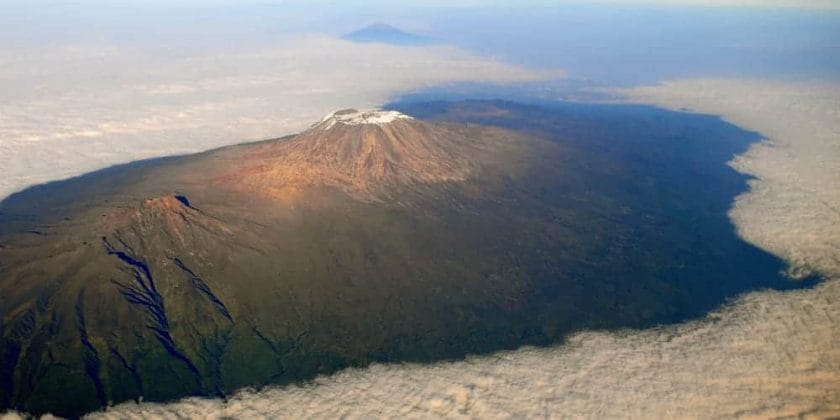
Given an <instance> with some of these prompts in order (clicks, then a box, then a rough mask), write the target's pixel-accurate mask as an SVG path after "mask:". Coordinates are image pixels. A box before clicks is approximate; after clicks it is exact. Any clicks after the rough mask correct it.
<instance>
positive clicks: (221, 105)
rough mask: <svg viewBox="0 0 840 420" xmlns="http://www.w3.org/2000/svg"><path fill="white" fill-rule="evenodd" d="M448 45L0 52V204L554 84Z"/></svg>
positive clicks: (295, 43)
mask: <svg viewBox="0 0 840 420" xmlns="http://www.w3.org/2000/svg"><path fill="white" fill-rule="evenodd" d="M558 75H559V74H558V73H556V72H552V73H538V72H533V71H529V70H525V69H522V68H519V67H514V66H510V65H507V64H504V63H501V62H498V61H494V60H492V59H489V58H484V57H479V56H476V55H472V54H469V53H467V52H465V51H463V50H459V49H457V48H453V47H445V46H435V47H423V48H419V47H414V48H407V47H396V46H388V45H377V44H364V45H361V44H354V43H351V42H347V41H341V40H337V39H334V38H328V37H307V38H301V39H297V40H287V41H283V42H282V43H281V44H280V45H278V46H277V47H274V48H271V49H261V50H255V51H251V52H243V53H213V52H207V51H205V52H193V53H178V52H161V51H156V52H154V53H153V52H150V51H145V50H130V49H127V47H125V48H124V47H119V46H109V47H103V46H62V47H45V48H43V49H34V50H23V51H21V50H14V49H9V50H2V51H0V171H2V175H3V176H2V177H0V199H2V197H5V196H7V195H8V194H10V193H12V192H14V191H17V190H20V189H22V188H24V187H26V186H30V185H33V184H36V183H41V182H46V181H51V180H55V179H61V178H66V177H70V176H74V175H79V174H82V173H85V172H88V171H91V170H94V169H99V168H103V167H106V166H110V165H113V164H117V163H124V162H129V161H133V160H137V159H141V158H150V157H158V156H164V155H171V154H179V153H189V152H197V151H201V150H206V149H209V148H213V147H218V146H222V145H227V144H234V143H240V142H242V141H246V140H257V139H265V138H270V137H275V136H281V135H285V134H290V133H294V132H297V131H299V130H301V129H304V128H306V127H307V126H308V125H309V124H311V123H313V122H315V121H317V120H319V119H320V118H321V117H323V115H325V114H326V113H328V112H329V111H333V110H335V109H340V108H347V107H372V106H376V105H378V104H381V103H383V102H385V101H387V100H388V99H389V98H390V97H391V96H392V95H394V94H395V93H397V92H403V91H406V90H411V89H418V88H423V87H428V86H431V85H436V84H441V83H448V82H458V81H478V82H496V83H505V82H522V81H530V80H538V79H541V78H546V77H556V76H558Z"/></svg>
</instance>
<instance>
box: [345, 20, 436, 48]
mask: <svg viewBox="0 0 840 420" xmlns="http://www.w3.org/2000/svg"><path fill="white" fill-rule="evenodd" d="M341 38H342V39H344V40H347V41H353V42H378V43H383V44H394V45H427V44H433V43H434V40H432V39H431V38H428V37H425V36H421V35H416V34H412V33H409V32H403V31H401V30H399V29H397V28H395V27H393V26H391V25H387V24H384V23H375V24H373V25H369V26H365V27H364V28H362V29H359V30H357V31H353V32H350V33H348V34H346V35H344V36H342V37H341Z"/></svg>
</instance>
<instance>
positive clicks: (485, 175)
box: [0, 102, 792, 416]
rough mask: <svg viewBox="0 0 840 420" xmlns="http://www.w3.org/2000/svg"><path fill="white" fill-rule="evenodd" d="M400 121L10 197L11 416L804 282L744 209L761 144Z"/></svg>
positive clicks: (643, 111)
mask: <svg viewBox="0 0 840 420" xmlns="http://www.w3.org/2000/svg"><path fill="white" fill-rule="evenodd" d="M401 111H402V112H397V111H383V110H374V111H364V112H359V111H355V110H345V111H339V112H336V113H333V114H330V115H329V116H327V117H326V118H324V119H323V120H322V121H320V122H318V123H316V124H314V125H313V126H312V127H311V128H310V129H308V130H307V131H305V132H303V133H300V134H298V135H295V136H289V137H284V138H281V139H275V140H269V141H263V142H258V143H251V144H243V145H239V146H233V147H226V148H222V149H217V150H212V151H209V152H205V153H200V154H197V155H190V156H181V157H173V158H164V159H157V160H152V161H145V162H138V163H135V164H129V165H123V166H119V167H114V168H110V169H106V170H103V171H99V172H95V173H92V174H89V175H85V176H82V177H79V178H75V179H71V180H67V181H61V182H55V183H51V184H46V185H42V186H37V187H33V188H31V189H29V190H26V191H24V192H21V193H18V194H15V195H13V196H11V197H9V198H8V199H6V200H5V201H3V202H2V203H0V296H2V297H3V298H2V300H0V409H4V408H15V409H20V410H23V411H27V412H30V413H36V414H38V413H45V412H52V413H55V414H59V415H67V416H76V415H80V414H83V413H85V412H88V411H90V410H94V409H97V408H100V407H103V406H106V405H108V404H111V403H116V402H120V401H126V400H131V399H140V398H141V397H142V398H143V399H145V400H154V401H164V400H171V399H175V398H179V397H183V396H188V395H226V394H229V393H231V392H234V391H235V390H237V389H240V388H242V387H249V386H254V387H259V386H263V385H266V384H282V383H289V382H294V381H301V380H306V379H311V378H313V377H314V376H315V375H318V374H324V373H330V372H334V371H336V370H338V369H341V368H344V367H348V366H363V365H366V364H369V363H372V362H400V361H421V362H424V361H433V360H440V359H446V358H457V357H463V356H464V355H466V354H471V353H484V352H489V351H495V350H500V349H508V348H515V347H518V346H521V345H524V344H532V345H548V344H553V343H557V342H559V341H561V340H562V339H563V337H564V336H565V335H566V334H568V333H569V332H572V331H576V330H579V329H583V328H622V327H645V326H651V325H656V324H659V323H663V322H675V321H679V320H683V319H686V318H690V317H696V316H699V315H702V314H704V313H705V312H706V311H708V310H710V309H712V308H714V307H716V306H717V305H719V304H720V303H721V302H723V301H725V300H726V299H727V298H728V297H730V296H732V295H734V294H737V293H739V292H742V291H745V290H750V289H755V288H761V287H777V288H786V287H792V285H791V284H790V283H788V282H787V280H785V279H782V278H780V277H779V276H778V273H779V272H780V270H781V268H782V267H781V264H780V262H779V261H777V260H776V259H775V258H773V257H772V256H770V255H767V254H765V253H763V252H761V251H760V250H758V249H756V248H753V247H752V246H750V245H748V244H746V243H744V242H742V241H741V240H739V239H738V238H737V237H736V236H735V235H734V232H733V229H732V226H731V225H730V224H729V221H728V219H727V217H726V211H727V210H728V208H729V205H730V203H731V200H732V198H733V197H734V196H735V195H737V194H738V193H740V192H742V191H743V190H744V188H745V185H746V184H745V180H744V178H743V177H742V176H740V175H739V174H737V173H736V172H735V171H734V170H732V169H731V168H729V167H728V166H727V165H726V162H727V161H728V160H729V159H730V158H731V157H732V155H733V154H734V153H737V152H740V151H743V150H744V149H745V148H746V147H747V146H748V145H749V144H750V143H751V142H752V141H755V140H756V138H755V137H754V136H753V135H751V134H749V133H745V132H743V131H741V130H738V129H736V128H734V127H732V126H729V125H727V124H725V123H723V122H720V121H719V120H716V119H713V118H710V117H704V116H691V115H684V114H676V113H669V112H665V111H658V110H653V109H650V108H643V107H615V106H613V107H610V106H601V107H591V106H572V105H567V106H561V107H556V108H551V109H548V108H536V107H529V106H523V105H517V104H512V103H503V102H459V103H425V104H416V105H406V106H403V107H402V108H401ZM403 112H404V113H403ZM409 115H410V116H409Z"/></svg>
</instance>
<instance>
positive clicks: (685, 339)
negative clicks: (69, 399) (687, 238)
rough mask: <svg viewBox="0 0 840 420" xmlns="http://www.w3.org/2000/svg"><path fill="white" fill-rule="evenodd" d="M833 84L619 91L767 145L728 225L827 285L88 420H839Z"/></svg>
mask: <svg viewBox="0 0 840 420" xmlns="http://www.w3.org/2000/svg"><path fill="white" fill-rule="evenodd" d="M838 89H839V88H838V87H836V86H806V85H786V84H778V83H758V82H749V81H686V82H679V83H672V84H665V85H660V86H655V87H645V88H639V89H635V90H629V91H624V92H623V94H625V95H627V96H629V97H630V98H631V99H632V100H636V101H641V102H648V103H655V104H660V105H663V106H669V107H673V108H675V109H679V108H684V107H689V108H692V109H696V110H699V111H703V112H715V113H720V114H723V115H724V116H725V117H726V118H727V119H729V120H731V121H734V122H738V123H740V124H743V125H744V126H746V127H748V128H752V129H755V130H758V131H760V132H762V133H765V134H766V135H768V136H769V137H770V138H771V139H772V142H771V143H766V144H763V145H759V146H756V147H754V148H753V149H752V150H750V151H749V152H748V153H747V154H745V155H744V156H742V157H739V158H738V159H736V160H735V161H734V163H733V164H734V165H735V166H736V167H737V168H739V169H741V170H744V171H746V172H748V173H751V174H754V175H756V176H758V179H757V180H756V181H754V182H753V183H752V190H751V191H750V192H749V193H747V194H745V195H743V196H741V197H739V199H738V202H737V204H736V206H735V208H734V209H733V211H732V215H733V217H734V220H735V222H736V223H737V225H738V228H739V231H740V232H741V233H742V234H743V235H745V237H746V238H747V239H749V240H751V241H754V242H755V243H757V244H759V245H760V246H762V247H764V248H766V249H768V250H771V251H773V252H775V253H777V254H779V255H782V256H785V257H787V258H789V259H790V261H791V262H792V263H793V264H794V265H796V266H798V267H800V268H808V269H813V270H816V271H818V272H820V273H823V274H825V275H826V276H828V277H829V279H828V280H827V281H826V282H823V283H822V284H820V285H819V286H817V287H816V288H814V289H810V290H799V291H791V292H776V291H765V292H756V293H750V294H747V295H745V296H743V297H741V298H739V299H737V300H736V301H735V302H733V303H732V304H730V305H728V306H727V307H725V308H723V309H721V310H719V311H717V312H715V313H713V314H710V315H709V316H708V317H706V318H705V319H702V320H699V321H696V322H691V323H688V324H682V325H676V326H669V327H665V328H658V329H651V330H644V331H623V332H619V333H607V332H585V333H581V334H577V335H575V336H573V337H571V338H570V339H569V341H568V343H566V344H564V345H561V346H557V347H552V348H546V349H534V348H527V349H521V350H517V351H511V352H504V353H499V354H495V355H490V356H483V357H471V358H468V359H467V360H465V361H459V362H449V363H438V364H432V365H413V364H410V365H375V366H372V367H369V368H365V369H349V370H346V371H343V372H341V373H339V374H336V375H333V376H329V377H322V378H319V379H317V380H316V381H314V382H313V383H311V384H308V385H304V386H288V387H282V388H269V389H266V390H262V391H243V392H241V393H239V394H237V395H235V396H233V397H232V398H230V399H229V400H228V401H227V402H222V401H220V400H214V399H198V398H188V399H185V400H182V401H180V402H177V403H172V404H151V403H144V404H140V405H136V404H132V403H129V404H122V405H119V406H117V407H114V408H111V409H110V410H108V411H107V412H105V413H97V414H94V415H92V416H91V417H92V418H131V417H135V418H201V417H204V418H224V417H233V418H253V417H268V418H305V417H318V418H335V417H339V416H341V417H347V418H371V417H400V418H403V417H406V418H438V417H453V418H458V417H471V418H476V417H477V418H507V417H511V416H513V417H526V418H530V417H590V418H626V417H631V418H676V417H678V418H717V417H759V418H767V417H788V416H790V417H796V416H803V417H814V418H827V417H837V416H840V344H839V343H840V323H838V322H837V321H838V320H840V262H838V261H837V260H836V258H831V256H833V257H837V256H838V255H840V252H837V250H838V249H840V248H838V243H840V235H838V234H837V233H836V230H832V228H836V227H837V226H840V223H838V222H837V219H836V217H838V214H836V213H835V214H834V215H832V214H831V211H830V210H829V209H830V208H831V207H832V206H833V207H834V208H835V209H836V208H837V206H836V204H837V201H836V200H837V198H838V197H837V194H838V191H837V188H836V186H837V185H840V182H838V181H840V179H838V177H837V176H838V172H837V166H836V162H838V161H840V150H838V143H837V141H836V140H837V138H838V137H837V134H838V133H840V104H839V103H838V98H840V95H838V92H840V91H838ZM803 191H804V192H803ZM791 194H792V195H791ZM792 197H793V198H795V199H796V200H803V199H804V201H803V202H802V203H799V204H797V203H794V202H791V198H792ZM821 201H824V202H825V203H822V204H820V202H821ZM824 218H825V219H827V220H829V222H830V223H829V224H826V223H824V222H823V220H822V219H824ZM768 224H769V225H771V226H768ZM825 229H828V230H825ZM802 247H804V248H802ZM802 249H804V252H801V250H802Z"/></svg>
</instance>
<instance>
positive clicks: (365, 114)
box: [314, 109, 414, 130]
mask: <svg viewBox="0 0 840 420" xmlns="http://www.w3.org/2000/svg"><path fill="white" fill-rule="evenodd" d="M413 119H414V118H412V117H410V116H408V115H405V114H403V113H401V112H397V111H389V110H383V109H372V110H367V111H357V110H355V109H344V110H341V111H336V112H333V113H331V114H329V115H327V116H326V117H324V119H322V120H321V121H320V122H319V123H317V124H315V126H314V128H320V129H323V130H327V129H329V128H332V127H333V126H334V125H336V124H344V125H363V124H377V125H382V124H388V123H391V122H394V121H396V120H413Z"/></svg>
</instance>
